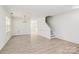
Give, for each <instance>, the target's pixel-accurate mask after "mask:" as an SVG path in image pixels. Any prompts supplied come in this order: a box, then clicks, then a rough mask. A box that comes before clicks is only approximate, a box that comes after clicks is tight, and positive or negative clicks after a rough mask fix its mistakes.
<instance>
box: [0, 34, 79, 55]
mask: <svg viewBox="0 0 79 59" xmlns="http://www.w3.org/2000/svg"><path fill="white" fill-rule="evenodd" d="M0 53H1V54H75V53H79V45H78V44H75V43H71V42H68V41H64V40H61V39H57V38H54V39H51V40H49V39H46V38H44V37H41V36H37V35H33V36H31V37H30V35H21V36H13V37H12V38H11V39H10V40H9V41H8V43H7V44H6V45H5V46H4V48H3V49H2V50H1V51H0Z"/></svg>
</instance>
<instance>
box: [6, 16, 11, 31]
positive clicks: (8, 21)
mask: <svg viewBox="0 0 79 59" xmlns="http://www.w3.org/2000/svg"><path fill="white" fill-rule="evenodd" d="M10 30H11V19H9V18H8V17H6V32H9V31H10Z"/></svg>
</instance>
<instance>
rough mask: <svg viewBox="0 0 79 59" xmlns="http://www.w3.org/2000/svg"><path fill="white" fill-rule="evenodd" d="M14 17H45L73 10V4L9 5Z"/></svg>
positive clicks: (8, 7)
mask: <svg viewBox="0 0 79 59" xmlns="http://www.w3.org/2000/svg"><path fill="white" fill-rule="evenodd" d="M5 7H6V8H7V9H8V11H9V12H13V15H12V16H13V17H20V18H22V17H23V16H24V15H26V16H28V17H45V16H54V15H58V14H61V13H65V12H68V11H70V10H72V5H7V6H5Z"/></svg>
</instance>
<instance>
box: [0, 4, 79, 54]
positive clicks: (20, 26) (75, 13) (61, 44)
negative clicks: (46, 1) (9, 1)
mask: <svg viewBox="0 0 79 59" xmlns="http://www.w3.org/2000/svg"><path fill="white" fill-rule="evenodd" d="M78 25H79V5H0V54H78V53H79V26H78Z"/></svg>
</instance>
